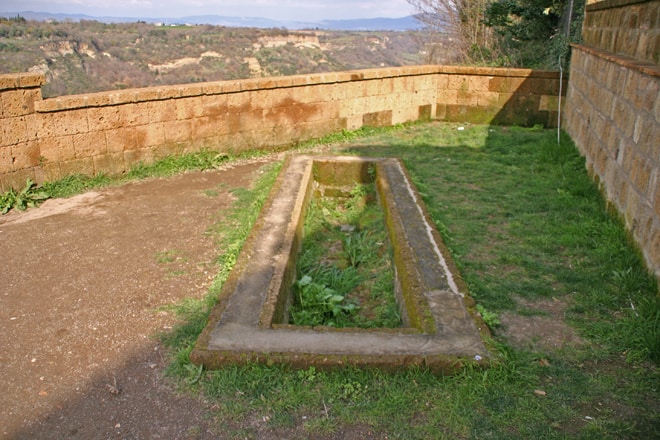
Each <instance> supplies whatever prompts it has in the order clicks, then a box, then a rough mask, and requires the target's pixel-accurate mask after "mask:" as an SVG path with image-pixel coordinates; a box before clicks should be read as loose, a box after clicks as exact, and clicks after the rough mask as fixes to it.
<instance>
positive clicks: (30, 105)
mask: <svg viewBox="0 0 660 440" xmlns="http://www.w3.org/2000/svg"><path fill="white" fill-rule="evenodd" d="M43 83H44V78H43V76H41V75H34V74H17V75H0V124H1V128H2V129H1V130H0V191H7V190H8V189H10V188H12V187H14V188H18V187H22V186H23V185H24V184H25V181H26V179H28V178H30V179H32V180H34V181H36V182H42V181H46V180H47V181H52V180H56V179H59V178H62V177H64V176H67V175H71V174H77V173H82V174H88V175H94V174H98V173H108V174H119V173H123V172H125V171H127V170H128V169H130V167H131V166H133V165H134V164H136V163H139V162H146V163H148V162H152V161H153V160H155V159H158V158H161V157H164V156H166V155H169V154H181V153H184V152H189V151H197V150H200V149H204V148H206V149H212V150H217V151H221V152H229V151H233V152H237V151H241V150H246V149H255V148H273V147H278V146H286V145H291V144H293V143H295V142H298V141H304V140H308V139H312V138H318V137H321V136H324V135H327V134H330V133H333V132H337V131H341V130H345V129H346V130H354V129H358V128H360V127H362V126H388V125H393V124H398V123H405V122H409V121H416V120H429V119H438V120H444V121H459V122H479V123H489V122H494V123H501V124H518V125H533V124H543V125H546V126H556V120H557V110H558V107H557V105H558V96H557V95H558V91H559V74H558V73H557V72H539V71H532V70H525V69H494V68H474V67H456V66H453V67H449V66H415V67H402V68H388V69H370V70H362V71H352V72H338V73H326V74H318V75H303V76H289V77H277V78H261V79H247V80H238V81H223V82H212V83H201V84H187V85H179V86H164V87H151V88H142V89H131V90H121V91H111V92H102V93H93V94H87V95H74V96H63V97H59V98H49V99H42V97H41V89H40V87H41V85H42V84H43ZM563 90H566V87H564V88H563Z"/></svg>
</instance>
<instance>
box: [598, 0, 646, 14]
mask: <svg viewBox="0 0 660 440" xmlns="http://www.w3.org/2000/svg"><path fill="white" fill-rule="evenodd" d="M652 1H657V0H603V1H598V2H596V3H591V4H589V5H587V6H586V11H587V12H593V11H603V10H605V9H614V8H620V7H622V6H627V5H633V4H635V3H649V2H652Z"/></svg>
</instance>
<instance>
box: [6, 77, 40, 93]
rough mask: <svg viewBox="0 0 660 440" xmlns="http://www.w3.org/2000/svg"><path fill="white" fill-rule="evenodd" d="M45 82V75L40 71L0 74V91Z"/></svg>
mask: <svg viewBox="0 0 660 440" xmlns="http://www.w3.org/2000/svg"><path fill="white" fill-rule="evenodd" d="M44 84H46V77H45V76H44V75H42V74H40V73H8V74H3V75H0V91H1V90H12V89H31V88H35V87H41V86H42V85H44Z"/></svg>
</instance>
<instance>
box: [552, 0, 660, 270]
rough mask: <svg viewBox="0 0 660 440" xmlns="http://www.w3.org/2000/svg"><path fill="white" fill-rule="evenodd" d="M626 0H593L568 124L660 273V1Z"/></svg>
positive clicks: (573, 77) (576, 52)
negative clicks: (633, 43) (643, 36)
mask: <svg viewBox="0 0 660 440" xmlns="http://www.w3.org/2000/svg"><path fill="white" fill-rule="evenodd" d="M622 3H624V2H620V1H606V2H600V3H595V4H593V5H589V6H587V15H586V20H585V28H584V34H585V41H587V42H590V43H591V44H592V45H590V46H586V45H574V46H573V54H572V61H571V70H570V84H569V90H568V95H567V98H566V101H567V102H566V111H565V113H564V116H565V117H564V127H565V129H566V131H567V132H568V133H569V134H570V136H571V137H572V138H573V140H574V141H575V143H576V145H577V146H578V148H579V149H580V151H581V152H582V154H584V156H585V157H586V161H587V167H588V169H589V171H590V172H591V173H592V175H593V176H594V178H596V179H597V180H598V181H599V184H600V185H601V188H602V189H603V191H604V193H605V194H606V197H607V199H608V200H609V202H610V203H611V204H612V205H613V206H614V207H615V208H616V209H617V210H618V211H619V212H620V214H621V216H622V217H623V219H624V220H625V224H626V226H627V227H628V229H629V231H630V232H631V235H632V237H633V238H634V240H635V241H636V242H637V244H638V245H639V247H640V249H641V250H642V252H643V254H644V257H645V259H646V262H647V264H648V267H649V268H650V269H651V270H652V271H653V272H654V273H655V275H656V277H657V278H658V280H659V281H660V128H659V127H660V99H659V96H660V94H659V92H660V67H658V62H657V60H658V50H659V49H658V30H659V29H660V8H659V7H658V5H660V2H658V1H651V2H644V3H639V2H627V3H629V4H625V3H624V4H623V5H622ZM653 11H654V12H653ZM592 14H593V15H596V16H597V19H594V18H593V17H592ZM647 14H651V15H652V17H651V16H648V15H647ZM597 23H601V25H602V29H600V30H597V29H596V27H597V26H600V25H598V24H597ZM640 35H654V37H653V38H654V39H655V43H654V45H655V46H654V47H655V48H654V49H652V50H648V45H647V44H646V43H647V42H648V41H650V40H649V39H647V38H642V37H640ZM633 38H638V42H637V43H638V44H636V45H632V44H628V43H630V40H631V39H633ZM622 53H623V55H622ZM651 60H655V61H654V63H653V62H651Z"/></svg>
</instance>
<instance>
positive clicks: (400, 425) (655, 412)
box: [164, 123, 660, 440]
mask: <svg viewBox="0 0 660 440" xmlns="http://www.w3.org/2000/svg"><path fill="white" fill-rule="evenodd" d="M457 127H458V126H457V125H452V124H441V123H428V124H420V125H411V126H406V127H399V128H396V129H386V130H370V129H363V130H361V131H360V132H359V133H344V134H342V135H341V136H335V137H333V138H328V139H326V140H325V141H322V142H323V143H324V144H326V145H324V146H325V147H326V148H327V147H329V148H331V149H332V150H334V151H337V152H341V153H342V154H347V153H348V154H360V155H375V156H393V157H399V158H401V159H402V160H403V162H404V163H405V165H406V167H407V169H408V171H409V173H410V175H411V177H412V179H413V181H414V183H415V184H416V186H417V188H418V190H419V192H420V193H421V195H422V197H423V199H424V202H425V203H426V205H427V208H428V210H429V213H430V215H431V217H432V219H433V221H434V222H435V224H436V227H437V228H438V230H439V231H440V233H441V235H442V236H443V238H444V240H445V241H446V244H447V245H448V247H449V248H450V250H451V252H452V255H453V257H454V259H455V261H456V263H457V265H458V266H459V268H460V271H461V273H462V275H463V277H464V279H465V281H466V282H467V284H468V286H469V289H470V293H471V295H472V296H473V297H474V299H475V300H476V302H477V304H478V307H479V310H481V312H482V315H483V316H484V319H485V320H486V322H487V323H488V324H489V325H490V326H491V329H492V331H493V341H492V346H493V347H494V350H495V351H494V353H493V354H494V357H495V359H496V361H497V362H495V364H494V365H493V366H492V367H490V368H487V369H481V368H466V369H464V370H462V371H460V372H459V373H457V374H455V375H452V376H434V375H432V374H430V373H429V372H427V371H423V370H409V371H402V372H399V373H385V372H382V371H378V370H367V371H361V370H355V369H345V370H337V371H317V370H315V369H313V368H310V369H308V370H302V371H294V370H291V369H289V368H287V367H286V366H278V365H250V366H247V367H228V368H225V369H222V370H219V371H206V370H202V369H199V368H198V367H195V366H194V365H192V364H190V362H189V360H188V354H189V352H190V350H191V349H192V345H193V344H194V342H195V339H196V337H197V335H198V334H199V332H200V331H201V329H202V328H203V327H204V325H205V323H206V322H205V320H206V316H207V314H208V311H209V309H210V307H211V305H212V304H213V302H214V298H215V297H216V296H217V294H218V292H219V290H220V289H221V286H222V283H223V281H224V280H225V279H226V277H227V274H228V273H229V271H230V270H231V267H232V265H233V263H234V262H235V259H236V256H237V255H238V252H239V250H240V247H241V244H242V243H243V240H244V239H245V237H246V236H247V234H248V233H249V230H250V224H251V222H253V221H254V219H255V218H256V216H257V214H258V209H259V206H261V203H262V202H263V200H264V198H265V197H266V195H267V192H268V190H269V188H270V186H271V185H272V182H273V180H274V178H275V176H276V173H277V171H278V169H279V168H278V166H271V167H270V169H269V170H267V171H268V172H266V173H264V176H265V177H264V178H262V179H260V180H259V181H258V182H256V185H255V186H254V187H253V188H252V189H251V190H246V191H241V192H238V193H237V194H236V195H237V197H238V201H237V202H236V204H235V208H234V211H233V214H232V215H231V216H230V217H229V218H228V219H227V220H226V221H225V223H223V224H218V225H217V226H216V228H214V229H213V230H212V231H209V233H212V234H216V235H217V237H218V239H219V242H220V243H221V244H220V246H219V249H218V254H219V258H218V261H217V264H218V276H217V277H216V280H215V283H214V285H213V287H212V288H211V290H210V292H209V295H208V298H207V300H206V301H203V302H197V301H188V302H186V303H185V304H181V305H180V306H179V307H177V310H178V311H179V312H180V316H181V320H182V324H181V326H180V327H179V328H177V329H176V330H175V331H174V332H173V333H172V334H169V335H166V336H165V337H164V340H165V342H166V344H167V345H168V346H169V347H170V349H171V352H172V358H173V360H172V364H171V367H170V369H169V370H168V374H169V375H170V376H171V378H172V380H173V381H175V382H176V384H177V385H178V386H179V387H180V389H181V391H182V392H187V393H193V394H198V395H200V396H203V398H204V399H206V400H208V401H209V403H210V405H209V406H210V408H212V409H211V410H210V413H209V414H208V416H209V417H211V418H212V419H213V420H215V421H217V431H218V432H219V433H222V434H223V438H224V437H227V438H362V437H365V438H390V439H392V438H401V439H431V438H433V439H436V438H447V439H518V438H519V439H527V438H534V439H564V438H570V439H573V438H576V439H598V440H602V439H635V438H639V439H650V438H657V435H658V434H657V433H658V432H660V393H659V387H660V375H659V374H658V364H659V363H660V299H659V294H658V286H657V284H656V282H655V280H654V279H653V278H652V277H651V276H650V275H649V274H648V272H647V271H646V269H645V268H644V265H643V263H642V260H641V257H640V256H639V254H638V253H637V252H636V251H635V249H634V247H632V246H631V245H630V243H629V241H628V239H627V235H626V232H625V231H624V229H623V227H622V225H621V223H620V222H619V221H618V220H617V218H616V217H614V216H612V215H611V214H610V213H609V212H608V210H607V208H606V205H605V203H604V201H603V199H602V197H601V195H600V193H599V191H598V189H597V187H596V185H595V184H594V183H593V182H592V181H591V179H590V178H589V177H588V175H587V173H586V170H585V166H584V160H583V159H582V158H581V157H580V156H579V154H578V153H577V151H576V149H575V147H574V145H573V144H572V142H571V141H570V140H569V139H568V138H567V137H565V136H562V138H561V144H560V145H558V143H557V134H556V131H554V130H544V129H523V128H504V127H490V126H472V125H467V126H465V127H464V128H465V129H464V130H457ZM238 225H240V227H236V226H238ZM521 323H522V324H524V323H532V324H533V325H530V326H528V327H527V328H528V329H529V333H527V332H520V331H518V333H516V331H515V329H516V328H519V327H517V325H518V324H521ZM558 328H559V329H563V330H564V331H565V333H561V332H560V333H557V329H558ZM562 335H564V336H565V335H571V337H563V336H562ZM550 342H554V344H550Z"/></svg>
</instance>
